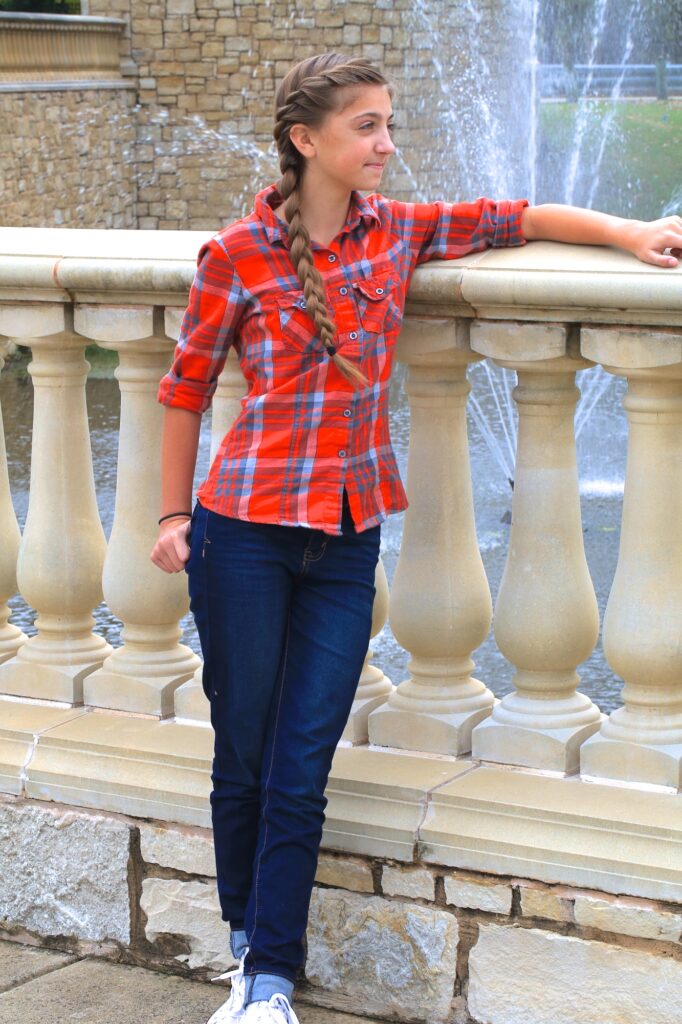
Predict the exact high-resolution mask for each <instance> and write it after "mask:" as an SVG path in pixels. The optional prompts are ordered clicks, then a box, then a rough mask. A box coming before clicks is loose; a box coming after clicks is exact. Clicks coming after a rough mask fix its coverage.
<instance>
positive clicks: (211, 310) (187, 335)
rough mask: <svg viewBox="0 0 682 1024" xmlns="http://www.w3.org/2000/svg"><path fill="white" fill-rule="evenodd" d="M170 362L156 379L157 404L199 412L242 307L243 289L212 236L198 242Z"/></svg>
mask: <svg viewBox="0 0 682 1024" xmlns="http://www.w3.org/2000/svg"><path fill="white" fill-rule="evenodd" d="M197 264H198V266H197V272H196V274H195V277H194V281H193V283H192V287H191V289H190V293H189V303H188V305H187V309H186V310H185V314H184V316H183V318H182V324H181V326H180V337H179V339H178V343H177V345H176V348H175V353H174V356H173V363H172V365H171V367H170V369H169V371H168V373H167V374H166V375H165V376H164V377H163V378H162V379H161V383H160V384H159V391H158V395H157V398H158V400H159V402H161V404H162V405H170V406H176V407H178V408H181V409H189V410H190V411H191V412H198V413H202V412H204V411H205V410H206V409H208V407H209V405H210V404H211V398H212V397H213V393H214V391H215V389H216V385H217V382H218V377H219V375H220V371H221V370H222V368H223V366H224V365H225V359H226V358H227V353H228V350H229V348H230V345H231V344H232V343H233V342H234V339H235V334H236V330H237V328H238V326H239V322H240V320H241V318H242V316H243V313H244V302H245V300H244V291H243V288H242V285H241V281H240V280H239V277H238V275H237V273H236V271H235V269H234V267H233V265H232V261H231V260H230V258H229V256H228V255H227V253H226V252H225V250H224V249H223V248H222V246H221V245H220V243H219V242H218V241H216V240H215V239H211V241H209V242H207V243H206V244H205V245H204V246H202V248H201V250H200V251H199V256H198V258H197Z"/></svg>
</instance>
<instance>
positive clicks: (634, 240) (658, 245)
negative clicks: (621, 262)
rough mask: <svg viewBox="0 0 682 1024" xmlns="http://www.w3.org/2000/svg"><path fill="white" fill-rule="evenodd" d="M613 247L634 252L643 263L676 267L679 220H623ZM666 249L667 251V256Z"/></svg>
mask: <svg viewBox="0 0 682 1024" xmlns="http://www.w3.org/2000/svg"><path fill="white" fill-rule="evenodd" d="M617 244H618V245H620V246H622V248H623V249H628V250H629V251H630V252H632V253H634V255H635V256H636V257H637V259H640V260H641V261H642V262H643V263H653V264H654V266H657V267H676V266H677V265H678V264H679V262H680V258H681V257H682V217H662V218H661V219H660V220H652V221H642V220H630V221H625V222H624V225H623V229H622V239H619V240H618V242H617ZM666 249H669V250H670V252H669V253H667V254H666V253H665V252H664V250H666Z"/></svg>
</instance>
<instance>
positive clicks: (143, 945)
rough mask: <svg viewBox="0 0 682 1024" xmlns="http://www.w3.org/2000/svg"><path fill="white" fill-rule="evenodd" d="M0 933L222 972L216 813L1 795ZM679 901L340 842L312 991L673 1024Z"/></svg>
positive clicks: (396, 1009) (536, 1015)
mask: <svg viewBox="0 0 682 1024" xmlns="http://www.w3.org/2000/svg"><path fill="white" fill-rule="evenodd" d="M0 877H2V878H11V879H12V884H11V885H9V886H5V887H4V889H3V890H2V891H0V937H2V938H9V939H16V940H18V941H23V942H31V943H35V944H38V945H48V946H51V947H52V948H54V949H61V950H64V951H67V952H75V953H79V954H85V955H88V954H91V953H92V952H95V951H96V952H97V953H98V955H100V956H105V957H109V958H110V959H112V960H115V961H117V962H127V963H134V964H139V965H146V966H150V967H154V968H156V969H160V970H162V971H170V972H174V973H177V974H181V975H185V976H193V977H197V978H202V979H203V978H206V977H207V976H214V975H215V973H216V972H218V971H222V970H224V969H225V968H226V967H228V966H229V965H230V964H231V956H230V953H229V945H228V931H227V925H226V924H225V923H224V922H223V921H222V920H221V915H220V907H219V904H218V899H217V895H216V888H215V860H214V853H213V844H212V837H211V833H210V831H209V830H208V829H202V828H196V827H187V826H178V825H167V824H164V823H161V822H151V821H144V820H141V819H135V818H128V817H126V816H124V815H121V814H112V813H106V812H98V811H88V810H81V809H79V808H73V807H67V806H63V805H60V804H55V803H43V802H41V801H34V800H25V799H22V798H16V797H10V796H0ZM681 933H682V913H680V906H679V904H667V903H663V902H657V901H654V900H647V899H637V898H634V897H626V896H623V897H617V896H613V895H609V894H606V893H600V892H597V891H592V890H587V889H578V888H569V887H567V886H558V885H557V886H550V885H544V884H542V883H537V882H532V881H529V880H528V879H524V878H516V877H509V876H493V875H486V874H483V873H477V872H473V871H460V870H457V869H453V868H448V867H443V866H439V865H437V864H424V863H416V864H405V863H401V862H398V861H395V860H388V859H384V858H379V857H360V856H348V855H347V854H337V853H331V852H325V851H323V852H322V854H321V856H320V861H319V866H318V871H317V877H316V886H315V889H314V891H313V896H312V901H311V907H310V917H309V922H308V931H307V956H306V963H305V968H304V969H303V970H302V971H301V973H300V976H299V979H298V984H297V986H296V998H297V1000H300V1001H303V1002H308V1003H312V1004H314V1005H318V1006H329V1007H334V1008H336V1009H339V1010H343V1011H346V1012H353V1013H358V1014H367V1015H372V1016H376V1017H380V1018H386V1019H389V1020H392V1021H396V1020H404V1021H413V1022H416V1021H421V1022H423V1024H557V1022H559V1021H561V1024H605V1022H609V1024H616V1022H617V1021H618V1022H620V1021H623V1022H625V1021H628V1022H634V1021H637V1022H640V1021H646V1022H647V1024H671V1022H672V1021H677V1020H678V1019H679V993H680V990H681V987H682V934H681Z"/></svg>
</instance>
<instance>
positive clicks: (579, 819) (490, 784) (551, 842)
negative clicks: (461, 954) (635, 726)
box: [419, 766, 682, 902]
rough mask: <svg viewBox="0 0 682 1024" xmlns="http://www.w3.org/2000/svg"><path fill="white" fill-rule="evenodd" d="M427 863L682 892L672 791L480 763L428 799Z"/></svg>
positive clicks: (681, 837) (663, 895)
mask: <svg viewBox="0 0 682 1024" xmlns="http://www.w3.org/2000/svg"><path fill="white" fill-rule="evenodd" d="M419 836H420V842H419V849H420V855H421V859H422V860H423V861H425V862H426V863H437V864H446V865H451V866H452V867H459V868H469V869H470V870H473V871H484V872H491V873H492V874H500V875H507V874H508V875H521V876H523V877H524V878H532V879H537V880H539V881H543V882H549V883H559V884H565V885H578V886H581V887H584V888H589V889H599V890H602V891H605V892H610V893H615V894H619V893H623V894H626V895H631V896H644V897H647V898H649V899H661V900H670V901H673V902H681V901H682V802H681V801H680V798H679V795H677V794H674V793H664V792H652V791H650V790H643V789H638V788H636V787H634V786H633V787H632V788H630V787H625V786H622V787H620V786H618V787H616V786H609V785H608V784H603V785H599V784H596V783H595V784H593V783H585V782H582V781H581V780H580V779H579V778H578V777H571V778H556V777H550V776H549V775H543V774H541V773H538V772H524V771H523V770H514V771H511V770H509V769H508V768H494V767H489V766H479V767H478V768H477V769H476V770H475V771H473V772H469V773H468V774H466V775H465V776H462V777H461V778H459V779H455V780H454V781H453V782H450V783H448V784H447V785H446V786H442V787H441V788H440V789H439V790H438V791H437V792H435V793H434V794H433V795H432V796H431V798H430V801H429V807H428V811H427V814H426V818H425V820H424V824H423V825H422V827H421V829H420V832H419Z"/></svg>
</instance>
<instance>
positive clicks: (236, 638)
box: [187, 502, 380, 1002]
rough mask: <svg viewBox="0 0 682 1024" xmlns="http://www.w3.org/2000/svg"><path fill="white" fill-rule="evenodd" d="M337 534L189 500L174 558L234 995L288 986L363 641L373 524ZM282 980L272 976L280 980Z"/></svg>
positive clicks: (373, 557) (374, 554) (264, 994)
mask: <svg viewBox="0 0 682 1024" xmlns="http://www.w3.org/2000/svg"><path fill="white" fill-rule="evenodd" d="M342 529H343V536H341V537H333V536H331V535H329V534H326V533H323V532H322V531H321V530H312V529H308V528H307V527H290V526H276V525H271V524H263V523H249V522H244V521H242V520H239V519H230V518H228V517H226V516H221V515H218V514H217V513H215V512H210V511H208V510H207V509H205V508H204V507H203V506H201V505H200V504H197V506H196V508H195V510H194V515H193V517H192V532H191V545H190V547H191V554H190V558H189V561H188V563H187V572H188V575H189V592H190V603H191V609H192V613H193V615H194V619H195V621H196V624H197V630H198V632H199V637H200V640H201V647H202V651H203V656H204V671H203V686H204V690H205V692H206V695H207V697H208V699H209V700H210V704H211V723H212V725H213V728H214V731H215V752H214V760H213V772H212V780H213V791H212V793H211V809H212V817H213V832H214V840H215V852H216V866H217V879H218V896H219V900H220V906H221V909H222V917H223V920H225V921H229V923H230V928H231V929H232V930H233V931H234V930H241V929H243V930H245V931H246V938H247V941H248V943H249V952H248V955H247V957H246V961H245V968H244V969H245V975H246V992H247V1002H252V1001H254V1000H255V999H267V998H269V996H270V995H271V994H272V993H273V992H275V991H283V992H284V993H285V994H286V995H288V996H289V997H290V994H291V991H292V988H293V982H294V979H295V976H296V972H297V970H298V968H299V967H300V966H301V964H302V962H303V956H304V947H303V937H304V935H305V930H306V924H307V919H308V910H309V905H310V896H311V892H312V887H313V881H314V877H315V871H316V867H317V859H318V852H319V846H320V839H321V836H322V825H323V822H324V809H325V807H326V804H327V800H326V797H325V796H324V790H325V787H326V784H327V779H328V775H329V769H330V766H331V761H332V757H333V755H334V751H335V748H336V745H337V743H338V741H339V739H340V737H341V733H342V732H343V729H344V726H345V724H346V722H347V720H348V715H349V713H350V709H351V706H352V703H353V698H354V696H355V692H356V688H357V684H358V680H359V677H360V673H361V671H362V666H363V662H364V658H365V655H366V653H367V647H368V644H369V639H370V628H371V620H372V605H373V601H374V593H375V591H374V573H375V569H376V564H377V560H378V557H379V540H380V528H379V527H378V526H376V527H373V528H370V529H369V530H365V531H363V532H362V533H356V532H355V528H354V526H353V522H352V519H351V516H350V512H349V510H348V506H347V503H346V502H344V514H343V524H342ZM284 979H286V980H284Z"/></svg>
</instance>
